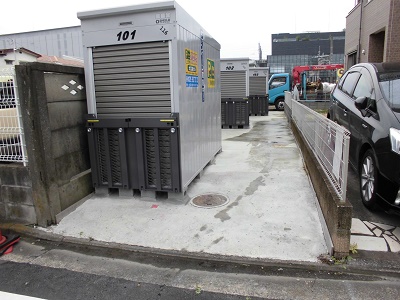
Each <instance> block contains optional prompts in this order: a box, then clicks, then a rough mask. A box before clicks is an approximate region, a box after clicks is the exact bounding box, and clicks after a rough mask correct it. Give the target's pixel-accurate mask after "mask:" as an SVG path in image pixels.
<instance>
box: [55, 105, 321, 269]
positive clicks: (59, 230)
mask: <svg viewBox="0 0 400 300" xmlns="http://www.w3.org/2000/svg"><path fill="white" fill-rule="evenodd" d="M222 136H223V141H222V152H221V153H220V154H218V155H217V156H216V158H215V162H214V163H213V164H211V165H208V166H207V167H206V168H205V169H204V174H203V175H202V176H201V178H199V179H195V180H194V181H193V182H192V183H191V185H190V186H189V188H188V191H187V196H188V200H189V199H191V198H193V197H195V196H198V195H203V194H210V193H215V194H221V195H224V196H226V197H227V198H228V199H229V202H228V203H226V204H225V205H223V206H220V207H215V208H199V207H196V206H194V205H192V204H191V203H190V201H185V202H179V201H176V202H174V201H172V200H155V199H151V198H144V197H142V198H140V197H138V198H124V197H118V196H107V197H104V196H103V197H99V196H93V197H91V198H90V199H88V200H87V201H85V202H84V203H83V204H82V205H81V206H79V207H78V208H77V209H76V210H75V211H73V212H71V213H70V214H69V215H67V216H65V217H64V218H63V219H62V220H61V222H60V223H59V224H58V225H56V226H53V227H50V228H48V229H47V230H48V231H50V232H52V233H56V234H60V235H63V236H68V237H75V238H82V239H90V240H97V241H103V242H114V243H120V244H127V245H134V246H140V247H146V248H154V249H164V250H176V251H182V252H192V253H205V254H211V255H213V254H215V255H224V256H236V257H243V258H253V259H254V258H256V259H277V260H285V261H308V262H317V261H318V259H317V257H318V256H319V255H320V254H326V253H327V252H328V247H327V244H326V242H325V238H324V235H323V230H322V225H321V221H322V220H320V218H319V214H318V208H317V199H316V196H315V193H314V190H313V188H312V186H311V183H310V181H309V178H308V175H307V173H306V171H305V167H304V165H303V160H302V157H301V153H300V150H299V148H298V147H297V145H296V142H295V139H294V137H293V135H292V132H291V130H290V128H289V126H288V123H287V119H286V117H285V115H284V113H283V112H274V111H271V112H270V114H269V116H255V117H250V127H249V128H248V129H224V130H222Z"/></svg>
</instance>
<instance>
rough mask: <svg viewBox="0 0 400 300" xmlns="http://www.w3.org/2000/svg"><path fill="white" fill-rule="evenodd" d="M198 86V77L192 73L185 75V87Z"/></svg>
mask: <svg viewBox="0 0 400 300" xmlns="http://www.w3.org/2000/svg"><path fill="white" fill-rule="evenodd" d="M198 86H199V77H198V76H193V75H186V87H195V88H197V87H198Z"/></svg>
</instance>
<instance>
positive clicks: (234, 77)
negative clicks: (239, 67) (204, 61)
mask: <svg viewBox="0 0 400 300" xmlns="http://www.w3.org/2000/svg"><path fill="white" fill-rule="evenodd" d="M246 76H247V73H246V71H235V72H227V71H222V72H221V98H246V97H247V95H246V80H247V78H246Z"/></svg>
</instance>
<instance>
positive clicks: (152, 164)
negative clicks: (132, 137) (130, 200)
mask: <svg viewBox="0 0 400 300" xmlns="http://www.w3.org/2000/svg"><path fill="white" fill-rule="evenodd" d="M144 133H145V143H146V144H145V147H146V165H147V183H148V185H149V187H152V188H156V187H157V161H156V145H155V136H154V129H146V130H145V132H144Z"/></svg>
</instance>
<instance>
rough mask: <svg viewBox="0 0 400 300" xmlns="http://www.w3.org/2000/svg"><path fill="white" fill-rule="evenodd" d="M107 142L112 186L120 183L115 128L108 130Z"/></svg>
mask: <svg viewBox="0 0 400 300" xmlns="http://www.w3.org/2000/svg"><path fill="white" fill-rule="evenodd" d="M108 131H109V133H108V142H109V148H110V149H109V151H110V163H111V180H112V185H113V186H120V185H122V182H121V177H122V176H121V175H122V174H121V160H120V153H119V137H118V130H117V129H109V130H108Z"/></svg>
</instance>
